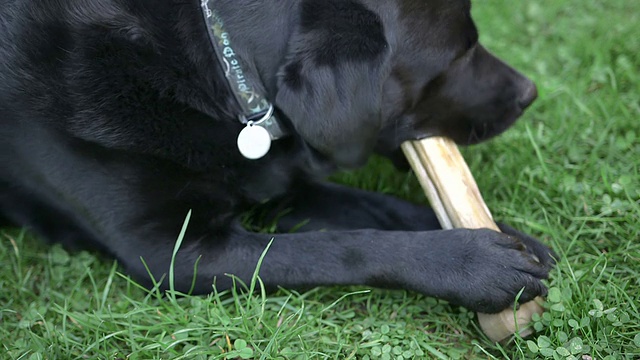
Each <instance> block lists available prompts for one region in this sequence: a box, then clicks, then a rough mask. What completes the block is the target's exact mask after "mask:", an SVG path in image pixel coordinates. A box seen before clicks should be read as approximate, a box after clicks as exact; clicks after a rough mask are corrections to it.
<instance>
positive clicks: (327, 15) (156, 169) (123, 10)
mask: <svg viewBox="0 0 640 360" xmlns="http://www.w3.org/2000/svg"><path fill="white" fill-rule="evenodd" d="M253 96H256V97H258V98H260V99H261V100H262V105H265V107H263V108H260V109H259V110H261V111H257V112H254V113H249V114H246V113H245V111H244V110H246V109H247V108H248V106H247V105H250V101H252V97H253ZM535 97H536V89H535V86H534V85H533V83H532V82H531V81H530V80H528V79H527V78H526V77H524V76H522V75H521V74H519V73H518V72H516V71H515V70H513V69H512V68H510V67H509V66H507V65H506V64H504V63H503V62H501V61H500V60H499V59H497V58H496V57H494V56H493V55H491V54H490V53H489V52H488V51H487V50H486V49H485V48H483V47H482V46H481V45H480V44H479V43H478V34H477V31H476V28H475V26H474V23H473V21H472V19H471V17H470V1H469V0H390V1H383V0H280V1H272V0H269V1H261V0H135V1H134V0H60V1H40V2H37V1H36V2H34V1H29V0H2V1H1V2H0V124H1V126H0V217H1V218H2V219H4V221H5V222H7V221H8V222H11V223H14V224H19V225H23V226H27V227H29V228H31V229H33V230H35V231H36V232H37V233H39V234H41V235H42V236H43V237H45V238H47V239H50V240H52V241H56V242H60V243H62V244H64V245H66V246H68V247H69V248H72V249H73V248H94V249H98V250H101V251H104V252H106V253H108V254H110V255H112V256H114V257H115V258H117V259H118V260H119V262H120V263H121V264H122V265H123V266H124V267H125V268H126V271H127V272H128V273H129V274H131V275H132V276H133V277H135V278H136V279H138V280H139V281H141V282H143V283H144V284H147V285H149V284H151V281H150V278H149V274H148V272H147V269H146V268H145V263H146V266H148V269H149V271H150V272H151V274H152V275H153V276H154V277H155V279H161V278H162V277H163V275H164V274H166V273H167V272H168V269H169V265H170V261H171V257H172V251H173V248H174V244H175V241H176V238H177V236H178V234H179V231H180V229H181V226H182V224H183V221H184V219H185V216H186V214H187V213H188V212H189V211H190V210H191V211H192V214H193V215H192V217H191V220H190V223H189V227H188V231H187V234H186V237H185V239H184V243H183V244H182V247H181V248H180V250H179V252H178V254H177V256H176V259H175V284H176V287H177V289H178V290H180V291H185V292H186V291H189V290H190V288H191V286H192V283H193V285H194V288H193V292H194V293H206V292H209V291H211V289H212V284H213V282H214V281H215V284H216V286H217V288H218V289H220V290H222V289H225V288H228V287H229V286H231V285H232V279H231V278H230V277H229V276H228V275H227V274H233V275H235V276H237V277H239V278H240V279H244V280H247V279H249V278H250V277H251V276H252V273H253V272H254V269H255V267H256V264H257V262H258V259H259V257H260V255H261V254H262V253H263V251H264V250H265V248H266V247H267V245H268V244H269V243H270V240H271V239H272V238H273V242H272V245H271V247H270V249H269V250H268V252H267V254H266V257H265V258H264V262H263V264H262V267H261V269H260V276H261V278H262V280H263V281H264V283H265V284H266V285H267V287H269V288H277V286H283V287H289V288H302V287H304V288H306V287H311V286H319V285H337V284H364V285H368V286H375V287H386V288H403V289H408V290H412V291H417V292H420V293H423V294H426V295H430V296H436V297H439V298H442V299H446V300H449V301H450V302H452V303H454V304H459V305H463V306H465V307H467V308H469V309H472V310H476V311H482V312H496V311H499V310H501V309H503V308H505V307H507V306H509V305H510V304H512V303H513V302H514V300H515V298H516V296H517V294H518V292H520V290H521V289H523V288H524V291H523V292H522V295H521V297H520V298H519V300H520V301H528V300H531V299H532V298H534V297H535V296H537V295H540V294H543V293H544V292H545V291H546V290H545V286H544V285H543V283H542V282H541V280H542V279H545V278H546V277H547V275H548V272H549V269H550V267H551V266H552V262H553V260H552V256H551V255H550V254H551V252H550V250H549V248H547V247H546V246H545V245H543V244H541V243H540V242H538V241H537V240H535V239H533V238H531V237H529V236H527V235H524V234H522V233H520V232H518V231H516V230H513V229H511V228H510V227H508V226H502V229H503V231H504V234H503V233H498V232H495V231H491V230H487V229H480V230H468V229H457V230H441V229H440V228H439V225H438V223H437V220H436V218H435V216H434V214H433V212H432V211H431V210H430V209H429V208H427V207H423V206H418V205H414V204H411V203H408V202H405V201H402V200H399V199H396V198H393V197H390V196H385V195H382V194H377V193H370V192H365V191H361V190H356V189H350V188H346V187H343V186H338V185H335V184H329V183H326V182H323V181H322V180H323V178H325V177H326V176H327V175H328V174H330V173H331V172H332V171H335V170H337V169H347V168H353V167H357V166H359V165H362V164H363V163H364V162H365V161H366V159H367V158H368V157H369V156H370V154H372V153H374V152H376V153H379V154H384V155H388V156H390V157H394V156H396V157H397V154H398V148H399V145H400V144H401V143H402V142H403V141H405V140H409V139H418V138H423V137H427V136H433V135H445V136H449V137H451V138H453V139H454V140H455V141H456V142H458V143H459V144H471V143H477V142H480V141H483V140H486V139H488V138H490V137H492V136H494V135H497V134H499V133H500V132H502V131H503V130H505V129H506V128H508V127H509V126H510V125H511V124H512V123H513V122H514V121H515V120H516V119H517V118H518V117H519V116H520V115H521V113H522V112H523V110H524V109H525V108H526V107H527V106H528V105H529V104H530V103H531V102H532V101H533V100H534V99H535ZM250 98H251V99H250ZM243 101H244V102H246V103H243ZM265 109H266V110H265ZM250 110H251V109H250ZM263 110H264V111H263ZM252 115H256V117H252ZM247 129H250V130H252V131H253V130H256V131H254V133H255V134H253V133H252V134H251V135H248V138H246V139H244V145H243V146H245V149H244V151H245V152H248V153H252V154H249V157H253V158H251V159H247V158H245V157H244V156H243V155H242V154H241V153H240V151H239V149H238V146H240V145H239V144H238V142H239V134H240V133H241V131H244V130H247ZM265 130H266V131H265ZM265 134H266V136H267V138H266V139H265V137H264V136H265ZM240 137H241V136H240ZM271 140H273V142H272V143H271V144H270V148H269V142H270V141H271ZM241 147H242V146H241ZM267 151H268V152H267ZM265 152H266V155H264V153H265ZM262 155H264V156H262ZM261 156H262V157H261ZM259 204H261V205H262V206H263V207H264V208H265V209H266V210H265V211H266V213H267V215H269V216H273V217H274V218H277V219H278V225H277V232H276V234H263V233H259V232H252V231H250V230H247V228H246V227H243V226H242V222H241V219H242V214H244V213H246V212H247V211H248V210H250V209H254V208H255V206H257V205H259ZM292 229H296V231H295V232H293V231H291V230H292ZM141 258H142V259H144V263H143V261H141ZM536 259H539V261H536ZM194 269H196V270H197V275H196V276H195V279H194ZM165 278H166V277H165ZM167 286H168V282H167V281H166V280H165V281H163V282H162V287H163V288H166V287H167Z"/></svg>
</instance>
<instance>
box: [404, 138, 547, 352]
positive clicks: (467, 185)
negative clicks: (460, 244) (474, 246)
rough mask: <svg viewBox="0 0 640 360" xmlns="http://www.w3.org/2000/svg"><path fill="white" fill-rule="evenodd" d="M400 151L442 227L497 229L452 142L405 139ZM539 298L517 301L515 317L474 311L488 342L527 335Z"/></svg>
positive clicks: (539, 309)
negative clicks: (513, 335)
mask: <svg viewBox="0 0 640 360" xmlns="http://www.w3.org/2000/svg"><path fill="white" fill-rule="evenodd" d="M402 150H403V151H404V154H405V156H406V158H407V160H408V161H409V163H410V164H411V167H412V168H413V171H414V173H415V174H416V176H417V177H418V181H419V182H420V185H421V186H422V189H423V190H424V192H425V194H426V195H427V198H428V199H429V202H430V203H431V207H432V208H433V210H434V211H435V213H436V215H437V217H438V220H439V221H440V225H441V226H442V228H443V229H452V228H472V229H477V228H489V229H493V230H496V231H500V229H499V228H498V226H497V225H496V223H495V222H494V221H493V218H492V217H491V213H490V212H489V209H488V208H487V205H486V204H485V203H484V200H483V199H482V195H481V194H480V191H479V190H478V185H477V184H476V182H475V180H474V179H473V176H472V175H471V171H470V170H469V167H468V166H467V164H466V162H465V161H464V158H463V157H462V154H460V151H459V150H458V147H457V146H456V144H455V143H454V142H453V141H451V140H449V139H447V138H442V137H431V138H427V139H424V140H420V141H407V142H405V143H404V144H402ZM541 301H542V299H541V298H536V299H535V300H533V301H530V302H528V303H525V304H521V305H520V307H519V308H518V310H517V312H516V313H515V316H514V312H513V308H508V309H505V310H504V311H502V312H501V313H498V314H482V313H478V322H479V323H480V327H481V328H482V331H484V333H485V334H486V335H487V337H489V338H490V339H491V340H492V341H502V340H504V339H506V338H508V337H509V336H511V335H512V334H514V333H515V332H516V330H519V334H520V335H521V336H527V335H529V334H531V333H532V330H531V327H528V326H527V325H528V324H529V323H530V322H531V317H532V316H533V314H534V313H538V314H542V311H543V309H542V307H541V306H540V304H539V302H541Z"/></svg>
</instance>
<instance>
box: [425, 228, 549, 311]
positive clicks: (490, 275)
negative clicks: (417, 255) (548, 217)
mask: <svg viewBox="0 0 640 360" xmlns="http://www.w3.org/2000/svg"><path fill="white" fill-rule="evenodd" d="M446 238H449V239H448V240H446V241H447V244H443V243H440V244H438V247H437V256H438V257H439V258H438V259H437V264H438V268H439V271H436V274H435V276H434V277H432V278H431V280H432V284H431V285H432V286H434V285H435V290H436V292H435V293H436V296H439V297H441V298H444V299H446V300H449V301H450V302H451V303H454V304H457V305H462V306H464V307H466V308H468V309H470V310H474V311H478V312H484V313H496V312H499V311H501V310H504V309H505V308H508V307H510V306H512V305H513V303H514V301H515V300H516V297H517V295H518V293H520V291H522V293H521V295H520V297H519V298H518V301H519V302H521V303H523V302H527V301H530V300H532V299H534V298H535V297H536V296H539V295H545V294H546V293H547V288H546V287H545V285H544V284H543V283H542V280H543V279H546V278H547V277H548V275H549V270H550V268H551V265H550V262H549V260H548V259H551V256H550V255H549V253H550V251H551V250H549V249H548V248H546V247H545V246H544V245H542V244H540V245H541V246H542V247H539V246H537V245H536V246H532V244H533V243H532V242H531V241H530V240H531V239H525V240H521V239H519V238H516V237H515V236H512V235H509V234H504V233H500V232H496V231H493V230H488V229H478V230H468V229H456V230H450V231H448V232H447V235H446ZM534 241H535V242H536V243H537V240H534ZM539 259H540V260H539Z"/></svg>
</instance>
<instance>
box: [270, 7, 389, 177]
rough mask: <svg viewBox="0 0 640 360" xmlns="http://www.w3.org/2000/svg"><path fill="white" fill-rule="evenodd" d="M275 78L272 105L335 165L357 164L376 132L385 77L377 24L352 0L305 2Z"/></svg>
mask: <svg viewBox="0 0 640 360" xmlns="http://www.w3.org/2000/svg"><path fill="white" fill-rule="evenodd" d="M300 19H301V21H300V24H299V27H298V28H297V29H296V31H295V33H294V34H293V35H292V37H291V40H290V41H289V44H288V45H289V49H288V54H287V58H286V61H285V64H284V65H283V66H282V67H281V69H280V73H279V80H278V81H279V83H278V93H277V96H276V105H277V106H278V108H279V109H280V110H281V111H282V112H283V113H284V114H285V115H286V116H287V117H288V118H289V119H290V120H291V122H292V123H293V126H294V128H295V131H296V132H297V133H298V134H299V135H300V136H302V138H303V139H304V140H305V141H306V142H307V143H308V144H310V145H311V146H312V147H313V148H314V149H316V150H317V151H319V152H320V153H322V154H324V155H326V156H328V157H330V158H332V159H333V160H334V161H335V162H336V164H337V165H339V166H343V167H354V166H359V165H362V164H363V163H364V162H366V159H367V158H368V156H369V155H370V153H371V152H372V150H373V147H374V145H375V142H376V139H377V137H378V132H379V130H380V128H381V127H382V125H383V124H382V121H383V119H382V116H381V110H382V109H381V106H382V105H381V104H382V88H383V84H384V81H385V79H386V78H387V76H388V74H389V72H390V66H389V57H390V54H389V52H390V51H389V49H388V46H387V41H386V39H385V36H384V30H383V27H382V23H381V21H380V18H379V17H378V16H377V15H376V14H375V13H374V12H372V11H370V10H368V9H367V8H365V7H364V6H363V5H362V4H360V3H359V2H357V1H353V0H305V1H304V2H303V3H302V6H301V18H300Z"/></svg>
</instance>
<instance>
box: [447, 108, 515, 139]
mask: <svg viewBox="0 0 640 360" xmlns="http://www.w3.org/2000/svg"><path fill="white" fill-rule="evenodd" d="M522 113H523V111H522V110H519V109H517V110H516V109H514V110H513V111H512V112H510V113H509V114H507V115H506V116H502V117H501V119H500V120H498V121H495V120H493V121H485V122H482V123H480V124H474V125H473V126H470V127H468V128H467V129H468V130H467V131H466V132H459V133H456V134H445V135H444V136H448V137H450V138H451V139H453V141H454V142H455V143H456V144H458V145H463V146H466V145H476V144H480V143H483V142H485V141H489V140H491V139H493V138H495V137H497V136H499V135H501V134H502V133H504V132H505V131H507V130H508V129H509V128H511V127H512V126H513V125H514V124H515V123H516V121H517V120H518V119H519V118H520V116H521V115H522Z"/></svg>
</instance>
